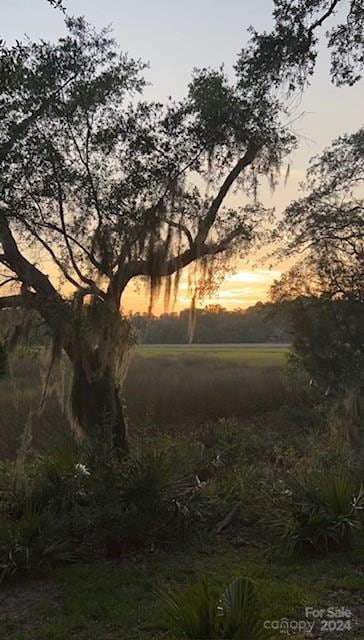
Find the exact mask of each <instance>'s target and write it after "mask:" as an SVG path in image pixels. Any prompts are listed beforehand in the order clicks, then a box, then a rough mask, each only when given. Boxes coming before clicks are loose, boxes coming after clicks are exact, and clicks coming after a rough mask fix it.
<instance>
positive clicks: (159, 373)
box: [0, 347, 300, 458]
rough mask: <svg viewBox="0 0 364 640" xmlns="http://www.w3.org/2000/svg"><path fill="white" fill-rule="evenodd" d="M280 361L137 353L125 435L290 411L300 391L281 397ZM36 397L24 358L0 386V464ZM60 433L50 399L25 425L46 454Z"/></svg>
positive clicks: (34, 373)
mask: <svg viewBox="0 0 364 640" xmlns="http://www.w3.org/2000/svg"><path fill="white" fill-rule="evenodd" d="M153 350H154V351H153ZM153 353H154V356H153ZM284 357H285V356H284V353H283V351H282V352H281V350H279V349H276V348H275V349H271V350H269V349H267V348H265V347H264V348H262V349H260V348H246V349H240V348H230V349H228V350H227V349H225V348H224V349H215V350H214V349H213V348H212V349H211V352H210V349H207V348H204V349H203V350H201V349H198V348H197V347H196V348H195V347H193V348H192V349H190V348H187V349H185V350H184V351H183V348H181V347H180V348H179V349H177V348H176V349H174V350H172V351H171V350H170V349H169V350H168V349H167V350H165V349H164V348H156V347H154V348H152V347H143V348H142V349H141V351H140V352H139V351H137V353H136V355H135V356H134V358H133V360H132V363H131V367H130V371H129V374H128V377H127V380H126V384H125V396H126V401H127V406H128V413H129V419H130V422H131V425H132V430H131V431H132V433H133V432H134V431H135V430H138V429H139V430H140V429H143V428H145V427H147V426H148V425H152V426H153V428H154V429H157V430H159V431H164V432H172V431H173V430H174V429H175V428H176V427H178V428H181V427H182V426H184V425H187V424H188V423H190V424H193V425H196V424H200V423H204V422H206V421H217V420H221V419H230V418H236V419H247V418H249V417H251V416H252V415H256V414H262V413H266V412H270V411H274V410H279V409H280V407H282V406H283V405H285V404H291V405H293V404H294V403H295V402H296V401H297V396H298V395H299V393H300V391H297V390H293V391H292V390H288V391H287V385H286V381H285V378H284V369H283V368H282V363H283V361H284V360H283V359H282V358H284ZM270 358H271V360H270ZM40 390H41V381H40V374H39V366H38V363H37V360H36V358H35V357H31V356H30V355H29V354H28V355H27V356H24V357H22V358H21V359H18V360H17V361H16V362H15V363H14V365H13V375H12V376H9V375H7V376H6V377H5V378H2V379H0V458H9V457H13V456H14V455H15V454H16V451H17V450H18V449H19V446H20V439H21V434H22V432H23V430H24V425H25V424H26V421H27V418H28V415H29V412H30V411H34V410H36V408H37V406H38V403H39V398H40ZM67 431H68V427H67V421H66V418H65V416H64V415H63V414H62V411H61V408H60V405H59V402H58V400H57V398H56V397H55V395H54V394H53V395H51V396H50V397H49V398H48V399H47V402H46V405H45V408H44V410H43V411H42V413H41V414H40V415H37V416H36V417H35V418H34V420H33V447H34V448H35V449H36V450H44V449H45V450H46V449H48V448H49V447H53V446H54V444H55V443H57V442H59V441H62V440H63V439H64V437H65V434H66V433H67Z"/></svg>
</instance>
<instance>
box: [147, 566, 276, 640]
mask: <svg viewBox="0 0 364 640" xmlns="http://www.w3.org/2000/svg"><path fill="white" fill-rule="evenodd" d="M159 603H160V606H161V609H162V611H164V615H165V616H166V619H167V625H168V630H169V631H171V632H172V633H173V634H175V637H176V638H186V639H187V638H188V639H190V640H201V638H206V639H208V638H211V639H214V640H219V639H221V640H230V639H231V638H236V639H237V640H248V639H249V640H269V639H270V638H273V637H274V635H273V632H272V631H268V630H267V629H265V627H264V624H263V623H264V614H263V610H262V607H261V604H260V602H259V598H258V595H257V591H256V588H255V585H254V583H253V582H252V581H251V580H249V579H247V578H241V577H240V578H236V579H235V580H234V581H233V582H232V583H231V584H230V585H229V586H228V587H227V588H226V589H225V590H224V591H223V592H221V591H219V589H217V588H216V587H215V588H213V587H211V586H210V585H208V584H207V583H206V582H197V583H195V584H191V585H189V586H188V587H187V588H186V589H184V590H183V589H178V590H175V591H174V592H173V591H172V592H171V591H170V592H165V593H162V594H160V595H159Z"/></svg>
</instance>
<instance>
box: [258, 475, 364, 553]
mask: <svg viewBox="0 0 364 640" xmlns="http://www.w3.org/2000/svg"><path fill="white" fill-rule="evenodd" d="M282 494H283V495H284V497H285V498H286V499H287V501H286V504H284V505H282V506H281V507H278V509H277V511H276V513H275V514H274V515H273V517H272V518H271V525H272V529H273V532H275V533H276V534H278V537H279V539H280V540H281V541H282V542H283V543H284V544H285V546H286V547H287V548H288V549H289V550H291V551H299V552H303V551H307V550H311V551H316V552H321V553H322V552H328V551H332V550H339V549H345V548H347V547H350V546H351V545H352V543H353V539H354V533H355V531H357V530H358V529H360V527H361V512H362V509H363V508H364V490H363V488H362V487H360V488H358V487H357V485H356V483H355V482H354V481H352V480H351V478H350V477H349V475H348V473H347V472H346V471H341V470H340V469H333V470H323V471H322V472H321V473H317V472H316V473H312V474H309V475H308V476H306V477H305V478H295V479H292V480H291V481H290V482H289V483H288V485H287V488H286V489H283V490H282Z"/></svg>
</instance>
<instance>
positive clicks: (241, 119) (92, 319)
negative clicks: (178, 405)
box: [0, 0, 362, 452]
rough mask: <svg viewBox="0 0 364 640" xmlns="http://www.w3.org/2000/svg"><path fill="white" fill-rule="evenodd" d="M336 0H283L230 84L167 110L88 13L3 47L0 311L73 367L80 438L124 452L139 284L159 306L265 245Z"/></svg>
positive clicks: (351, 16) (357, 59) (206, 84)
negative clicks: (193, 271)
mask: <svg viewBox="0 0 364 640" xmlns="http://www.w3.org/2000/svg"><path fill="white" fill-rule="evenodd" d="M53 4H59V3H57V2H55V3H53ZM339 4H341V5H344V6H346V5H347V3H345V2H342V1H341V2H340V0H337V1H333V2H331V3H330V2H327V1H325V0H320V1H318V0H317V1H314V2H313V1H312V0H310V1H308V0H300V1H297V2H293V3H292V2H286V1H282V0H276V2H275V13H274V18H275V26H274V28H273V31H272V32H271V33H270V34H257V33H255V32H253V33H252V37H251V40H250V42H249V45H248V47H247V48H246V49H244V50H243V51H242V52H241V53H240V55H239V57H238V60H237V63H236V66H235V71H236V79H235V81H234V82H233V83H231V82H229V81H228V79H227V77H226V75H225V74H224V72H223V70H219V71H213V70H210V69H203V70H201V71H196V72H195V75H194V77H193V79H192V81H191V84H190V86H189V91H188V95H187V97H186V99H185V100H183V101H180V102H173V101H172V100H170V101H169V102H167V104H165V105H163V104H159V103H153V102H148V101H146V100H143V98H142V97H141V94H142V91H143V88H144V86H145V82H144V80H143V77H142V73H143V69H144V66H143V64H142V63H141V62H140V61H136V60H132V59H130V58H128V57H127V56H125V55H123V54H120V52H119V50H118V48H117V46H116V44H115V42H114V41H113V40H112V38H110V36H109V34H108V33H107V32H105V31H103V32H100V33H97V32H95V31H93V30H92V29H91V28H90V27H89V26H88V25H87V24H86V23H85V21H84V20H83V19H69V18H67V20H66V24H67V28H68V33H67V35H66V36H65V37H63V38H61V39H60V40H59V41H58V43H56V44H50V43H48V42H44V41H41V42H39V43H33V42H29V41H26V42H24V43H16V45H15V46H12V47H11V46H10V47H9V46H6V44H5V43H4V42H2V43H1V45H0V87H1V91H0V247H1V252H0V263H1V265H2V267H3V268H2V275H3V280H2V283H1V284H2V285H5V288H4V289H3V291H4V295H3V297H2V298H0V307H2V308H8V307H10V306H15V307H17V308H20V307H22V308H25V309H26V310H30V311H35V312H37V313H39V314H40V315H41V316H42V318H43V319H44V321H45V322H46V323H47V325H48V327H49V329H50V331H51V334H52V337H53V351H52V353H51V359H50V363H53V364H54V363H55V362H57V361H58V360H59V359H60V357H61V354H62V353H64V354H66V356H67V358H68V360H69V362H70V365H71V367H72V372H73V376H72V390H71V398H70V406H71V416H72V419H73V422H74V425H75V426H76V428H78V429H79V430H81V431H82V432H83V433H86V434H87V433H93V432H95V430H96V429H97V427H98V426H100V425H101V424H103V423H105V421H106V422H107V423H108V425H109V426H110V430H111V432H112V434H113V441H114V445H115V447H116V449H117V450H118V451H119V452H125V451H126V450H127V448H128V442H127V429H126V424H125V420H124V415H123V407H122V402H121V398H120V394H121V387H122V379H123V376H124V375H125V371H126V368H127V354H128V347H129V345H130V342H131V341H132V339H133V338H132V336H131V331H130V326H129V323H128V321H127V319H126V318H125V317H123V315H122V314H121V308H122V295H123V292H124V291H125V288H126V286H127V285H128V283H129V282H130V281H131V280H133V279H134V278H140V277H141V278H145V279H147V280H148V281H149V283H150V292H151V300H153V298H154V297H155V295H156V294H157V292H158V290H159V289H160V286H161V283H162V282H165V283H166V285H165V290H166V297H167V298H168V296H169V295H170V294H172V293H173V292H175V291H176V290H177V289H178V283H179V276H180V272H181V270H182V269H183V268H184V267H187V266H188V265H191V264H198V265H199V269H200V276H201V281H202V284H204V283H206V282H209V281H210V280H211V279H212V278H213V277H214V262H213V261H214V260H216V258H217V257H218V256H220V255H222V254H224V255H225V256H227V257H229V256H231V255H233V254H234V253H236V252H237V251H239V252H240V253H243V254H244V253H245V252H246V251H247V250H248V249H249V247H251V245H252V243H253V242H254V240H255V238H256V236H257V233H258V231H259V227H260V226H261V223H262V221H263V220H264V215H265V211H264V209H263V207H261V206H260V205H259V204H258V203H257V202H256V198H255V197H254V196H255V194H256V187H257V183H258V181H259V178H260V177H261V176H264V175H266V176H269V177H270V179H271V180H272V181H274V177H275V173H276V172H277V171H278V170H279V167H280V165H281V163H282V160H283V159H284V157H285V156H286V155H287V153H289V151H290V150H291V149H292V147H293V146H294V144H295V142H296V140H295V136H294V135H293V134H292V132H291V131H290V129H289V126H288V125H285V121H286V120H287V109H286V107H285V100H286V96H287V95H289V94H290V93H292V92H294V91H299V90H301V89H302V87H303V86H304V84H305V82H306V81H307V80H308V78H309V76H310V74H311V73H312V72H313V67H314V61H315V57H316V45H317V37H316V31H317V29H319V28H320V27H321V26H322V24H323V23H324V22H325V20H326V19H327V18H329V17H330V16H332V15H333V14H334V12H335V9H336V7H337V6H338V5H339ZM347 12H348V15H347V16H346V17H347V21H346V22H344V23H343V24H341V25H337V26H336V27H335V28H334V29H333V30H332V32H331V35H330V38H329V47H330V48H331V50H332V52H333V56H334V57H335V55H338V52H339V51H340V47H342V46H343V42H345V46H347V55H346V58H345V60H346V64H345V67H342V68H341V69H340V68H338V65H337V64H334V65H333V73H332V75H333V79H334V81H336V82H338V83H339V84H340V83H342V82H349V83H352V82H354V81H355V80H356V79H357V76H358V73H357V72H356V71H355V74H354V69H355V70H356V69H357V68H358V67H360V64H361V62H362V57H361V54H360V42H359V41H358V37H357V35H356V36H355V37H354V38H353V37H352V29H350V32H349V30H348V29H347V24H351V25H352V27H353V28H354V31H355V33H356V34H357V33H358V28H360V27H358V25H360V18H361V16H362V13H361V12H362V9H361V3H358V2H355V0H353V1H352V2H350V3H348V6H347ZM283 90H284V91H283ZM234 187H239V188H244V193H245V204H243V205H242V206H240V207H235V206H234V207H231V206H229V204H228V202H227V197H228V195H229V193H231V191H232V189H234ZM249 197H250V200H249V199H248V198H249ZM9 286H12V287H13V288H15V289H16V292H13V291H11V294H10V295H9V291H8V288H9Z"/></svg>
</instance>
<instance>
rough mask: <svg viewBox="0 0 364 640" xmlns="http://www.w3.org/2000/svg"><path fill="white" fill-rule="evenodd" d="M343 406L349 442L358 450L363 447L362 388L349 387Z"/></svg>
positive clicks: (363, 398) (363, 411)
mask: <svg viewBox="0 0 364 640" xmlns="http://www.w3.org/2000/svg"><path fill="white" fill-rule="evenodd" d="M344 407H345V412H346V415H347V420H348V432H349V439H350V442H351V444H352V447H353V448H354V449H355V450H360V449H361V448H362V447H363V416H364V396H363V389H350V390H349V391H348V392H347V394H346V397H345V401H344Z"/></svg>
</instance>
